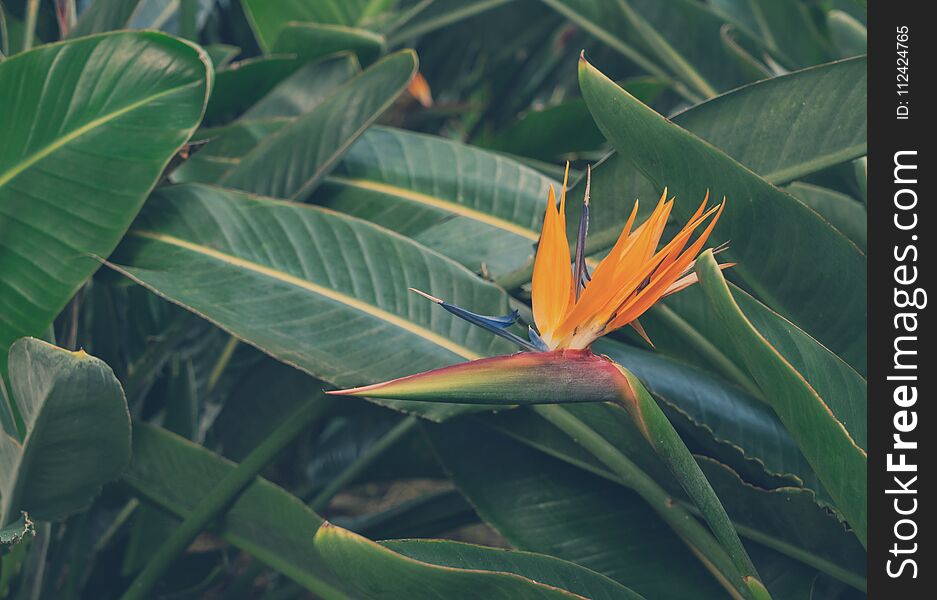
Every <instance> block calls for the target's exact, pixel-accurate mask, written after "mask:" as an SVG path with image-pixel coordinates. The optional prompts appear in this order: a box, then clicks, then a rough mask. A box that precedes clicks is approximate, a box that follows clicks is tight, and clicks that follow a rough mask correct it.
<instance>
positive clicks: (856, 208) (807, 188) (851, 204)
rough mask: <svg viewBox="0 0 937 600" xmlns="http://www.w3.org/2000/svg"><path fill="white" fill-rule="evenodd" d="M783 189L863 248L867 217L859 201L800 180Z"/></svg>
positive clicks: (866, 231)
mask: <svg viewBox="0 0 937 600" xmlns="http://www.w3.org/2000/svg"><path fill="white" fill-rule="evenodd" d="M785 189H786V190H787V192H788V193H789V194H790V195H792V196H794V197H795V198H797V199H798V200H800V201H801V202H803V203H804V204H806V205H807V206H809V207H810V208H812V209H813V210H815V211H817V212H818V213H819V214H820V215H821V216H822V217H823V218H824V219H826V220H827V221H829V222H830V224H831V225H833V226H834V227H836V228H837V229H839V230H840V231H841V232H843V235H845V236H846V237H848V238H849V239H851V240H852V241H853V242H855V243H856V245H857V246H859V247H860V248H862V250H865V247H866V241H867V239H868V220H869V219H868V214H866V212H865V206H863V205H862V204H861V203H860V202H858V201H857V200H855V199H854V198H852V197H851V196H847V195H846V194H843V193H842V192H837V191H836V190H832V189H830V188H825V187H822V186H819V185H813V184H811V183H804V182H802V181H795V182H794V183H792V184H790V185H789V186H787V188H785Z"/></svg>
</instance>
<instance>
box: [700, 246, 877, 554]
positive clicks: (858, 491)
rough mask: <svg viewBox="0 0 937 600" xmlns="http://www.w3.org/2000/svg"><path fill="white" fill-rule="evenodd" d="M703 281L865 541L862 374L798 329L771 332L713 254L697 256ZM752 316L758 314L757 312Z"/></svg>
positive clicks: (718, 311) (763, 387)
mask: <svg viewBox="0 0 937 600" xmlns="http://www.w3.org/2000/svg"><path fill="white" fill-rule="evenodd" d="M696 269H697V274H698V275H699V278H700V285H701V287H702V289H703V292H704V293H705V294H706V297H707V299H708V300H709V302H710V306H711V307H712V309H713V311H714V312H715V313H716V315H717V316H718V318H719V319H720V322H721V324H722V326H723V327H725V328H726V330H728V332H729V335H730V338H729V339H730V340H731V342H730V343H732V344H733V345H734V346H735V350H736V352H738V353H739V354H740V355H741V356H742V360H743V361H744V364H745V366H746V367H747V368H748V371H749V372H750V373H751V374H752V377H753V378H754V379H755V381H756V382H757V383H758V385H759V387H760V388H761V390H762V392H763V393H764V395H765V398H766V399H767V400H768V402H769V403H770V404H771V406H772V407H773V408H774V410H775V412H777V413H778V416H779V417H780V418H781V421H782V422H783V423H784V425H785V427H787V430H788V431H789V432H790V433H791V436H792V437H793V438H794V439H795V440H796V441H797V443H798V445H799V446H800V449H801V451H802V452H803V454H804V456H805V457H806V458H807V460H808V461H809V462H810V464H811V466H812V467H813V469H814V471H815V472H816V473H817V475H818V476H819V477H820V480H821V481H822V482H823V484H824V486H825V487H826V489H827V490H828V491H829V492H830V495H831V496H832V497H833V500H834V501H835V502H836V505H837V507H838V508H839V509H840V510H841V511H842V512H843V514H844V515H845V516H846V518H847V520H848V521H849V524H850V525H851V526H852V528H853V530H854V531H855V532H856V535H857V536H858V538H859V540H860V541H861V542H862V543H863V544H865V542H866V528H867V514H868V513H867V505H866V478H867V473H868V467H867V458H866V456H867V453H866V450H865V447H866V443H867V441H866V426H867V424H866V407H865V400H866V395H865V386H864V385H863V384H864V381H862V380H861V379H859V378H857V377H855V376H854V375H853V374H854V373H855V372H854V371H851V369H849V367H847V366H845V365H843V366H842V367H841V368H839V369H836V368H833V367H834V363H833V361H834V360H835V357H830V356H823V355H822V349H820V348H819V347H818V346H817V345H816V344H811V343H810V342H811V341H812V340H810V339H809V338H807V336H805V335H803V334H802V333H799V332H798V331H797V330H796V329H795V328H793V327H788V328H787V331H783V332H781V335H774V336H772V335H771V334H770V333H768V331H767V328H766V327H764V326H763V325H762V324H761V323H758V322H757V321H754V322H753V317H752V316H750V313H745V312H744V311H743V309H742V308H741V307H740V306H739V303H738V301H737V299H736V298H734V297H733V295H732V293H731V291H730V290H729V287H728V285H727V284H726V282H725V279H723V277H722V274H721V273H720V271H719V268H718V267H717V266H716V263H715V260H714V259H713V257H712V254H711V253H708V254H704V255H703V256H702V257H701V258H700V259H699V260H698V261H697V267H696ZM756 318H757V317H756Z"/></svg>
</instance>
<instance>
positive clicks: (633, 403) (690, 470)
mask: <svg viewBox="0 0 937 600" xmlns="http://www.w3.org/2000/svg"><path fill="white" fill-rule="evenodd" d="M618 368H619V370H620V371H621V373H622V375H623V376H624V378H625V379H626V380H627V385H628V386H629V387H630V388H631V389H630V390H625V393H624V394H623V396H622V404H623V405H624V407H625V409H626V410H627V411H628V412H629V413H630V414H631V417H632V418H633V419H634V420H635V422H636V424H637V425H638V429H639V430H640V431H641V433H642V434H644V437H645V439H647V441H648V442H649V443H650V444H651V447H652V448H654V450H655V452H657V455H658V456H659V457H660V458H661V459H662V460H663V461H664V464H666V465H667V467H668V468H669V469H670V472H671V473H673V475H674V477H676V478H677V481H679V482H680V485H681V486H682V487H683V489H684V491H686V493H687V495H688V496H689V497H690V499H691V500H693V502H694V503H695V504H696V506H697V507H698V508H699V510H700V513H701V514H702V515H703V518H704V519H705V520H706V522H707V523H708V524H709V527H710V529H711V530H712V532H713V535H715V536H716V539H717V540H719V543H720V544H722V547H723V548H724V549H725V551H726V552H727V553H728V554H729V557H730V558H731V559H732V562H733V564H734V565H735V568H736V569H737V570H738V571H739V573H741V575H742V577H743V578H744V579H745V582H744V584H745V585H746V587H747V588H748V589H749V590H750V591H751V593H752V595H753V596H754V597H757V598H770V596H769V595H768V596H766V595H765V594H767V593H768V591H767V590H766V589H764V585H762V584H761V581H760V577H759V575H758V571H757V570H756V569H755V565H754V564H753V563H752V561H751V558H749V556H748V552H747V551H746V550H745V547H744V546H743V545H742V540H741V539H739V535H738V532H737V531H736V530H735V526H734V525H733V524H732V521H731V519H729V515H728V514H727V513H726V511H725V508H724V507H723V506H722V502H721V501H720V500H719V497H718V496H717V495H716V492H715V490H713V488H712V485H710V483H709V480H708V479H706V476H705V475H704V474H703V471H702V469H700V466H699V464H698V463H697V462H696V459H695V458H693V455H692V454H691V453H690V450H689V449H688V448H687V447H686V444H684V443H683V440H682V439H681V438H680V435H679V434H678V433H677V430H676V429H674V427H673V424H671V422H670V420H669V419H667V416H666V415H665V414H664V412H663V411H662V410H661V409H660V406H658V405H657V402H656V401H655V400H654V398H653V397H652V396H651V394H650V393H649V392H648V391H647V389H645V387H644V385H643V384H642V383H641V382H640V380H638V378H637V377H635V376H634V375H633V374H632V373H630V372H629V371H627V370H626V369H624V368H622V367H620V366H619V367H618Z"/></svg>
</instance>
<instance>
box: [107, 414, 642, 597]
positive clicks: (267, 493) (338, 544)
mask: <svg viewBox="0 0 937 600" xmlns="http://www.w3.org/2000/svg"><path fill="white" fill-rule="evenodd" d="M134 433H135V435H134V458H133V462H132V464H131V467H130V469H129V470H128V472H127V474H126V476H125V477H124V481H125V482H126V483H128V484H129V485H130V486H131V487H132V488H133V489H134V491H135V492H136V493H137V494H138V495H140V496H141V497H143V498H144V499H145V500H147V501H149V502H151V503H153V504H155V505H157V506H159V507H160V508H162V509H163V510H166V511H167V512H169V513H171V514H174V515H176V516H179V517H184V516H186V515H187V514H189V512H191V511H192V510H193V509H194V508H195V507H196V506H197V505H198V502H199V499H200V498H202V497H204V496H205V495H207V494H208V493H209V492H210V491H211V489H212V487H213V485H214V484H215V483H217V482H218V481H220V480H221V479H222V478H224V476H225V475H226V474H227V473H228V472H230V471H231V470H232V469H234V468H235V465H234V464H233V463H230V462H229V461H226V460H225V459H223V458H221V457H219V456H217V455H215V454H212V453H211V452H209V451H208V450H206V449H204V448H202V447H200V446H197V445H195V444H192V443H190V442H187V441H186V440H184V439H182V438H180V437H178V436H175V435H173V434H171V433H169V432H167V431H165V430H162V429H156V428H152V427H147V426H143V427H138V428H137V429H136V430H135V432H134ZM219 533H220V534H221V535H222V536H223V537H224V538H225V539H226V540H227V541H228V542H230V543H231V544H234V545H235V546H237V547H239V548H241V549H243V550H245V551H247V552H249V553H250V554H251V555H253V556H254V557H256V558H257V559H259V560H261V561H263V562H264V563H266V564H267V565H269V566H271V567H273V568H274V569H276V570H278V571H280V572H281V573H283V574H284V575H286V576H287V577H290V578H291V579H293V580H294V581H296V582H297V583H300V584H302V585H303V586H305V587H306V588H307V589H309V590H311V591H312V592H314V593H316V594H317V595H319V596H321V597H323V598H349V599H350V598H374V597H393V598H399V597H407V598H455V597H459V596H460V595H461V594H463V593H464V592H465V590H466V589H471V590H472V593H476V592H478V593H483V594H485V595H486V596H491V597H494V598H505V599H507V598H557V599H560V598H585V597H588V598H640V596H638V595H637V594H634V593H633V592H631V591H630V590H628V589H627V588H624V587H623V586H621V585H620V584H617V583H615V582H613V581H611V580H609V579H607V578H605V577H602V576H601V575H599V574H597V573H594V572H592V571H589V570H588V569H584V568H582V567H578V566H576V565H573V564H570V563H567V562H565V561H562V560H558V559H555V558H551V557H547V556H538V555H533V554H529V553H516V552H510V551H505V550H494V549H489V548H483V547H479V546H468V545H455V544H452V542H431V541H408V542H395V543H392V544H388V545H387V546H381V545H378V544H375V543H374V542H372V541H370V540H367V539H366V538H363V537H360V536H358V535H355V534H353V533H351V532H349V531H346V530H343V529H341V528H338V527H336V526H334V525H331V524H329V523H327V522H324V521H323V520H322V519H321V517H319V516H318V515H316V514H315V513H314V512H312V511H311V510H310V509H309V508H308V507H306V506H305V505H304V504H303V503H302V501H300V500H299V499H298V498H296V497H295V496H291V495H290V494H289V493H287V492H286V491H284V490H283V489H282V488H280V487H277V486H275V485H273V484H272V483H270V482H268V481H266V480H264V479H260V478H258V479H257V480H256V481H255V482H254V483H253V484H251V485H250V487H248V488H247V490H246V491H245V492H244V493H243V494H242V495H241V496H240V498H238V500H237V501H236V502H235V503H234V505H233V506H232V507H231V508H230V509H229V510H228V512H227V514H226V515H225V518H224V520H223V521H222V522H221V523H220V524H219ZM352 569H353V571H352Z"/></svg>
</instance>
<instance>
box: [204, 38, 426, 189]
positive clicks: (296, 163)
mask: <svg viewBox="0 0 937 600" xmlns="http://www.w3.org/2000/svg"><path fill="white" fill-rule="evenodd" d="M415 73H416V54H414V53H413V51H412V50H402V51H400V52H397V53H395V54H391V55H389V56H387V57H385V58H383V59H381V60H380V61H378V62H376V63H374V64H373V65H371V66H370V67H369V68H368V69H366V70H365V71H364V72H363V73H361V74H360V75H358V76H357V77H355V78H354V79H352V80H351V81H349V82H348V83H346V84H345V85H344V86H342V87H341V88H339V89H338V90H337V91H336V92H335V93H333V94H331V95H330V96H329V97H328V98H327V99H326V100H325V101H323V102H322V103H320V104H319V105H318V106H317V107H316V108H315V109H313V110H312V111H310V112H308V113H306V114H305V115H303V116H302V117H300V118H299V119H297V120H296V121H295V122H293V123H291V124H290V125H289V126H286V127H283V128H282V129H280V130H279V131H278V132H277V133H276V134H274V135H272V136H270V137H268V138H267V139H265V140H264V141H263V142H262V143H261V144H260V145H259V146H257V147H256V148H255V149H254V150H252V151H251V152H249V153H248V154H247V155H246V156H245V157H244V158H242V159H241V161H240V162H239V163H238V164H237V166H235V167H234V168H233V169H232V170H231V171H229V172H228V173H227V174H226V175H225V176H224V177H222V179H221V182H220V183H221V184H223V185H225V186H228V187H234V188H238V189H243V190H245V191H248V192H254V193H257V194H264V195H268V196H274V197H279V198H293V199H296V198H302V197H304V196H305V195H307V194H309V193H310V192H311V191H312V190H313V189H315V187H316V185H317V184H318V183H319V182H320V181H321V179H322V178H323V177H324V176H325V175H326V174H327V173H328V171H329V170H330V169H331V168H332V167H333V166H334V164H335V162H336V161H337V160H338V159H339V158H340V157H341V155H342V154H343V153H344V152H345V151H346V150H347V149H348V147H349V146H350V145H351V143H352V142H353V141H354V140H355V139H357V138H358V136H360V135H361V134H362V133H364V130H365V129H367V127H368V126H369V125H371V123H373V122H374V120H375V119H377V118H378V117H379V116H380V115H381V113H383V112H384V111H385V110H386V109H387V108H388V107H389V106H390V105H391V103H392V102H393V101H394V99H395V98H396V97H397V96H398V95H399V94H400V93H401V92H402V91H403V90H404V88H405V87H406V85H407V83H408V82H409V81H410V79H411V78H412V77H413V75H414V74H415Z"/></svg>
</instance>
